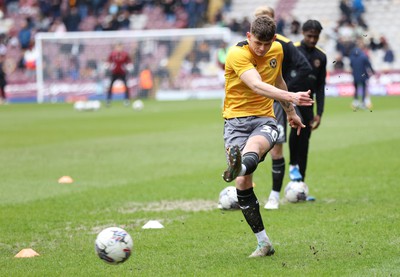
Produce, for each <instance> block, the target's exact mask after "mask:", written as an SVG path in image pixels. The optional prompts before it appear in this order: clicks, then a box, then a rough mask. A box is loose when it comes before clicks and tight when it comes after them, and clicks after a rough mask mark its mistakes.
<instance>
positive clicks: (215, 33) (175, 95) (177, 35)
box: [35, 27, 231, 103]
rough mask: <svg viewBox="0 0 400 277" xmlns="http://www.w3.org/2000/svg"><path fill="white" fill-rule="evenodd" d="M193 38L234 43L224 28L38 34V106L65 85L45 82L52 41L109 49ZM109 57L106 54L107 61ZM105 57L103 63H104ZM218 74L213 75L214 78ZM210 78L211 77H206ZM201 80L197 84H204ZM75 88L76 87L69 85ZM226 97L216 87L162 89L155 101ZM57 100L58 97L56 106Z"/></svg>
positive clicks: (216, 85) (220, 87) (211, 54)
mask: <svg viewBox="0 0 400 277" xmlns="http://www.w3.org/2000/svg"><path fill="white" fill-rule="evenodd" d="M185 37H186V38H192V39H194V40H196V41H201V40H202V39H213V40H217V39H220V40H223V41H225V42H227V43H228V44H230V41H231V31H230V30H229V29H228V28H222V27H212V28H196V29H164V30H139V31H137V30H135V31H103V32H66V33H37V34H36V36H35V47H36V51H37V60H36V78H37V79H36V86H37V102H38V103H43V102H46V101H52V100H51V99H53V98H52V97H53V96H57V93H59V91H60V90H62V89H63V88H62V85H58V87H57V88H54V87H53V88H49V85H48V84H46V81H45V78H44V73H43V72H44V62H45V61H44V55H46V50H47V49H46V42H49V41H50V42H51V41H59V42H63V41H69V42H72V41H73V42H78V43H79V42H80V41H82V42H83V41H84V42H86V43H87V42H90V41H97V43H99V44H100V43H101V44H102V43H104V44H107V45H112V44H113V43H116V42H117V41H119V40H124V41H147V40H159V39H162V40H165V41H168V40H169V39H171V40H173V41H177V40H180V39H182V38H185ZM211 50H212V51H213V52H212V53H210V57H211V58H212V61H211V63H216V53H215V51H216V49H215V47H214V48H213V49H211ZM108 54H109V53H104V57H105V56H106V55H108ZM104 57H102V59H104ZM215 73H216V72H214V71H213V74H215ZM218 74H219V76H213V78H214V79H213V80H214V81H215V80H217V79H219V80H221V75H220V74H221V73H220V72H219V73H218ZM205 78H209V76H205ZM203 81H204V82H205V83H208V85H209V84H210V81H209V80H207V79H205V80H203ZM203 81H201V80H198V81H197V83H199V82H203ZM67 85H68V86H69V88H70V86H74V84H72V83H70V84H67ZM76 86H77V87H76V88H75V89H77V90H79V89H80V88H79V86H80V85H79V84H77V85H76ZM221 93H223V85H222V84H215V86H207V85H206V86H204V88H203V87H202V86H201V85H199V86H198V87H197V88H195V89H191V88H189V89H184V90H179V91H177V90H174V89H168V88H167V89H162V88H161V89H160V90H158V91H157V93H156V95H155V98H156V99H158V100H171V99H188V98H199V99H201V98H215V97H221ZM56 101H57V98H56V97H54V102H56Z"/></svg>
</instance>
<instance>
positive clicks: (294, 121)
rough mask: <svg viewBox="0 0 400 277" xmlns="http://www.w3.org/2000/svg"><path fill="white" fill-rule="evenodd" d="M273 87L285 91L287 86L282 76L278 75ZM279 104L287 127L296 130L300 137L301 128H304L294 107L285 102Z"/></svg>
mask: <svg viewBox="0 0 400 277" xmlns="http://www.w3.org/2000/svg"><path fill="white" fill-rule="evenodd" d="M275 86H276V87H277V88H279V89H282V90H286V91H287V85H286V82H285V80H284V79H283V77H282V75H281V74H280V75H279V76H278V78H276V80H275ZM279 103H281V106H282V108H283V109H284V110H285V112H286V115H287V118H288V122H289V125H290V126H291V127H292V128H296V129H297V135H300V130H301V128H304V127H306V126H305V125H304V124H303V123H302V122H301V118H300V117H299V116H298V115H297V113H296V111H295V109H294V105H293V104H292V103H291V102H287V101H279Z"/></svg>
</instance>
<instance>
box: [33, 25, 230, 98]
mask: <svg viewBox="0 0 400 277" xmlns="http://www.w3.org/2000/svg"><path fill="white" fill-rule="evenodd" d="M230 39H231V32H230V30H229V29H228V28H219V27H214V28H201V29H167V30H143V31H115V32H112V31H109V32H70V33H61V34H58V33H38V34H37V35H36V37H35V47H36V51H37V61H36V73H37V101H38V102H39V103H41V102H74V101H77V100H102V99H105V96H106V94H107V91H108V88H109V85H110V81H111V80H110V71H109V70H108V69H107V67H106V66H105V65H106V64H107V58H108V55H109V54H110V52H111V51H112V49H113V47H114V45H115V44H117V43H122V44H123V46H124V49H125V50H126V51H128V52H129V54H130V57H131V59H132V62H133V65H134V66H133V69H131V70H130V71H129V73H128V78H127V81H128V89H129V93H130V97H131V98H132V99H134V98H137V97H138V96H139V87H138V84H139V79H138V78H139V73H140V72H141V70H143V69H144V68H145V67H149V69H150V70H151V72H152V74H153V79H154V87H153V89H152V90H151V92H150V94H149V97H151V98H155V99H158V100H178V99H183V100H184V99H190V98H195V99H202V98H207V99H209V98H219V97H222V96H223V89H224V80H223V71H222V69H221V67H220V66H219V64H218V61H217V50H218V49H219V47H220V45H221V43H222V42H226V43H228V44H229V43H230ZM124 88H125V87H124V85H123V83H122V82H120V81H116V82H115V83H114V86H113V88H112V91H113V99H118V98H120V99H122V98H123V91H124Z"/></svg>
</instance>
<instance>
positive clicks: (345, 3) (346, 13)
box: [339, 0, 353, 23]
mask: <svg viewBox="0 0 400 277" xmlns="http://www.w3.org/2000/svg"><path fill="white" fill-rule="evenodd" d="M339 9H340V12H341V15H342V20H343V22H347V23H351V22H352V17H353V11H352V7H351V4H350V2H349V0H340V4H339Z"/></svg>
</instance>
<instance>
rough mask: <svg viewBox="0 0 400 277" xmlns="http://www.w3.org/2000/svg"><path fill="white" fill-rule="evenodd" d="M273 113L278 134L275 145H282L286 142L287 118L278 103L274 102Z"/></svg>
mask: <svg viewBox="0 0 400 277" xmlns="http://www.w3.org/2000/svg"><path fill="white" fill-rule="evenodd" d="M274 112H275V117H276V122H277V127H278V133H279V136H278V139H277V140H276V143H279V144H282V143H285V142H286V126H287V116H286V113H285V111H284V110H283V108H282V105H281V103H279V102H278V101H275V102H274Z"/></svg>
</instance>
